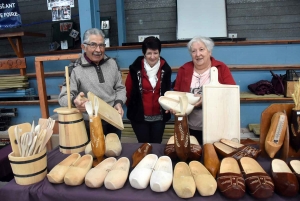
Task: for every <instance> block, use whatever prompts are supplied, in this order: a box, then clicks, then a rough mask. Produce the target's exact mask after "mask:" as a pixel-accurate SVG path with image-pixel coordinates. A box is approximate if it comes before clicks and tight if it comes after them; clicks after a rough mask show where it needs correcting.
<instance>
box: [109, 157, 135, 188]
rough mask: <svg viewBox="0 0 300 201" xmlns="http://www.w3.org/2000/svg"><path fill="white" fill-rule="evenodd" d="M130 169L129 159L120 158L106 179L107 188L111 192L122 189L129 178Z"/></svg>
mask: <svg viewBox="0 0 300 201" xmlns="http://www.w3.org/2000/svg"><path fill="white" fill-rule="evenodd" d="M129 168H130V161H129V159H128V158H126V157H122V158H119V160H118V161H117V162H116V163H115V164H114V165H113V167H112V168H111V170H110V171H109V173H108V174H107V175H106V177H105V180H104V185H105V188H107V189H109V190H117V189H120V188H122V187H123V186H124V184H125V182H126V180H127V178H128V173H129Z"/></svg>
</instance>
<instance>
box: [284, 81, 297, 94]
mask: <svg viewBox="0 0 300 201" xmlns="http://www.w3.org/2000/svg"><path fill="white" fill-rule="evenodd" d="M297 82H298V81H284V82H283V84H284V96H285V97H289V98H290V97H292V94H293V93H294V89H295V87H294V86H295V84H297Z"/></svg>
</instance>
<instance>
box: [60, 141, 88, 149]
mask: <svg viewBox="0 0 300 201" xmlns="http://www.w3.org/2000/svg"><path fill="white" fill-rule="evenodd" d="M88 143H89V141H86V143H84V144H81V145H78V146H73V147H64V146H61V145H59V148H62V149H78V148H80V147H84V146H85V145H87V144H88Z"/></svg>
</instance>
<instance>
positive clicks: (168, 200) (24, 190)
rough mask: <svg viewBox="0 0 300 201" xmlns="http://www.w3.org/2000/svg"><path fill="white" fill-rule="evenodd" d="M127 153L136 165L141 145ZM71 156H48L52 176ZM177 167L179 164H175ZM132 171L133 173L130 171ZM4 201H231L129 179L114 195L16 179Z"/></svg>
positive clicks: (0, 194) (156, 150) (157, 149)
mask: <svg viewBox="0 0 300 201" xmlns="http://www.w3.org/2000/svg"><path fill="white" fill-rule="evenodd" d="M122 146H123V150H122V155H121V156H125V157H128V158H129V159H130V162H131V164H132V158H131V156H132V154H133V153H134V151H135V150H137V149H138V148H139V147H140V146H141V144H139V143H125V144H122ZM152 146H153V149H152V153H153V154H157V155H158V156H161V155H163V153H164V147H165V145H164V144H153V145H152ZM67 156H68V155H65V154H62V153H60V152H59V149H58V148H55V149H54V150H52V151H51V152H49V153H48V172H49V171H50V170H51V169H52V168H53V167H54V166H55V165H56V164H57V163H59V162H60V161H62V160H63V159H64V158H66V157H67ZM258 162H259V163H260V164H261V165H262V167H263V168H264V169H265V170H266V171H267V172H269V170H270V162H271V160H270V159H264V158H261V157H259V158H258ZM173 166H175V163H173ZM130 171H132V169H130ZM0 198H1V201H10V200H14V201H17V200H20V201H25V200H28V201H29V200H30V201H34V200H42V201H48V200H49V201H53V200H64V201H68V200H70V201H77V200H78V201H83V200H87V201H93V200H97V201H99V200H101V201H105V200H110V201H121V200H125V201H154V200H162V201H175V200H197V201H199V200H213V201H215V200H228V199H226V198H225V197H223V196H222V195H221V194H220V193H219V191H218V190H217V191H216V193H215V194H214V195H213V196H210V197H202V196H200V194H199V193H198V192H197V191H196V193H195V195H194V197H193V198H190V199H181V198H179V197H178V196H177V195H176V193H175V191H174V190H173V187H172V186H171V187H170V189H169V190H168V191H167V192H164V193H156V192H153V191H152V190H151V188H150V186H148V187H147V188H146V189H144V190H137V189H134V188H132V187H131V186H130V183H129V181H128V179H127V181H126V183H125V185H124V187H123V188H122V189H119V190H116V191H111V190H107V189H106V188H105V187H104V185H103V186H102V187H101V188H96V189H91V188H88V187H87V186H86V185H85V184H84V183H83V184H82V185H80V186H67V185H65V184H52V183H49V182H48V179H47V178H45V179H44V180H43V181H41V182H39V183H36V184H33V185H28V186H20V185H17V184H16V182H15V180H14V179H13V180H12V181H10V182H9V183H8V184H7V185H5V186H4V187H3V188H1V189H0ZM242 200H255V199H254V198H252V197H251V196H250V195H249V194H247V193H246V194H245V196H244V197H243V199H242ZM268 200H272V201H273V200H289V201H290V200H295V201H296V200H297V201H299V200H300V194H298V195H297V196H296V197H293V198H286V197H281V196H279V195H277V194H274V195H273V196H272V197H271V198H270V199H268Z"/></svg>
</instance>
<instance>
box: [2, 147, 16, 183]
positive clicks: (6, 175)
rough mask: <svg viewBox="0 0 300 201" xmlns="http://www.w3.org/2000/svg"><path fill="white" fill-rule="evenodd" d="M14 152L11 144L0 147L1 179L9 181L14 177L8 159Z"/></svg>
mask: <svg viewBox="0 0 300 201" xmlns="http://www.w3.org/2000/svg"><path fill="white" fill-rule="evenodd" d="M11 152H12V150H11V146H10V145H6V146H5V147H3V148H2V149H0V181H9V180H11V179H12V178H13V175H12V170H11V167H10V163H9V160H8V154H10V153H11Z"/></svg>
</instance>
